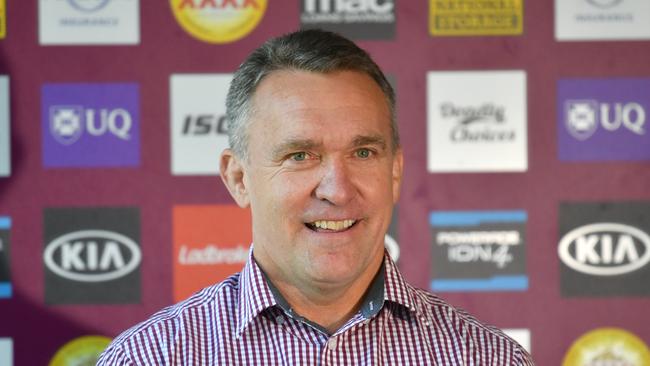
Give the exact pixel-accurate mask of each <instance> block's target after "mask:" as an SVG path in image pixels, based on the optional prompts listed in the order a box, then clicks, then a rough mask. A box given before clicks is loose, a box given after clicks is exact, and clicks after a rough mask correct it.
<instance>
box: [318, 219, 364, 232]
mask: <svg viewBox="0 0 650 366" xmlns="http://www.w3.org/2000/svg"><path fill="white" fill-rule="evenodd" d="M355 222H356V220H342V221H326V220H320V221H314V222H313V225H314V226H315V227H317V228H319V229H328V230H337V231H339V230H343V229H347V228H349V227H350V226H352V225H354V223H355Z"/></svg>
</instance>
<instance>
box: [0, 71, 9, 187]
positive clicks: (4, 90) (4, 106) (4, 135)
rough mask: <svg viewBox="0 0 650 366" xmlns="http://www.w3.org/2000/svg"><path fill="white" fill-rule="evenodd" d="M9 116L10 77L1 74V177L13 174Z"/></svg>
mask: <svg viewBox="0 0 650 366" xmlns="http://www.w3.org/2000/svg"><path fill="white" fill-rule="evenodd" d="M9 116H10V114H9V77H8V76H6V75H0V177H8V176H9V175H10V174H11V129H10V128H9Z"/></svg>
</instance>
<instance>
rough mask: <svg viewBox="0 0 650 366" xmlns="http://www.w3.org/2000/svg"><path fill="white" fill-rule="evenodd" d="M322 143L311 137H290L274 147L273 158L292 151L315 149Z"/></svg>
mask: <svg viewBox="0 0 650 366" xmlns="http://www.w3.org/2000/svg"><path fill="white" fill-rule="evenodd" d="M322 145H323V144H322V143H321V142H316V141H314V140H311V139H289V140H286V141H285V142H283V143H281V144H280V145H278V146H276V147H275V148H273V158H282V157H284V155H286V154H287V153H289V152H291V151H305V150H314V149H316V148H318V147H321V146H322Z"/></svg>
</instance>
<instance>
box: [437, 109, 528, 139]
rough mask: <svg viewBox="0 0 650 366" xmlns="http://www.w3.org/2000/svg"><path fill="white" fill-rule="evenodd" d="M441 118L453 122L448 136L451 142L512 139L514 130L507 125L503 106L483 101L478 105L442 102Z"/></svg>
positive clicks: (514, 133)
mask: <svg viewBox="0 0 650 366" xmlns="http://www.w3.org/2000/svg"><path fill="white" fill-rule="evenodd" d="M440 115H441V116H442V118H444V119H446V120H448V121H451V122H452V123H455V124H456V126H455V127H453V128H452V129H451V132H450V134H449V138H450V140H451V141H453V142H472V141H486V142H490V141H496V142H499V141H513V140H514V139H515V135H516V131H515V130H514V129H513V128H511V127H510V126H508V124H507V121H506V111H505V107H504V106H498V105H494V104H491V103H485V104H483V105H481V106H478V107H473V106H456V105H454V104H453V103H443V104H442V105H441V106H440Z"/></svg>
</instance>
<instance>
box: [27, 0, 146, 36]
mask: <svg viewBox="0 0 650 366" xmlns="http://www.w3.org/2000/svg"><path fill="white" fill-rule="evenodd" d="M38 24H39V43H40V44H42V45H91V44H92V45H109V44H138V43H140V0H39V2H38Z"/></svg>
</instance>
